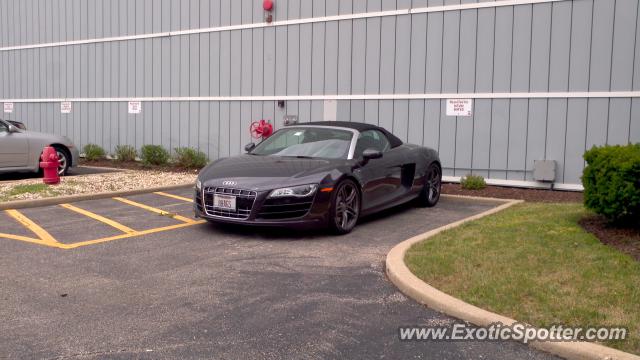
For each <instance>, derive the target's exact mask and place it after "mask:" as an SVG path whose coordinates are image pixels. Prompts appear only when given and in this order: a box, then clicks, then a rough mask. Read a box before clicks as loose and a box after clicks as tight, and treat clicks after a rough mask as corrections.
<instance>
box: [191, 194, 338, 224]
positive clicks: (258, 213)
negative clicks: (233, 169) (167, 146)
mask: <svg viewBox="0 0 640 360" xmlns="http://www.w3.org/2000/svg"><path fill="white" fill-rule="evenodd" d="M269 193H270V191H259V192H256V197H255V200H254V201H253V205H252V206H251V211H250V213H249V215H248V217H247V218H246V219H236V218H233V217H229V216H218V215H213V214H211V205H212V204H211V202H212V200H211V198H210V196H211V195H209V194H208V193H207V192H205V190H204V189H203V190H201V191H198V190H195V191H194V211H195V216H196V217H199V218H203V219H207V220H210V221H214V222H219V223H226V224H236V225H247V226H281V227H292V228H319V227H324V226H326V225H327V220H328V214H329V210H330V206H331V205H330V204H331V194H330V193H322V192H317V193H316V194H315V195H313V196H311V197H310V198H307V199H295V198H290V199H289V198H283V199H267V196H268V195H269ZM203 199H206V200H204V201H205V202H206V203H204V202H203ZM304 203H310V205H309V206H308V209H306V207H305V205H304ZM205 209H208V210H205Z"/></svg>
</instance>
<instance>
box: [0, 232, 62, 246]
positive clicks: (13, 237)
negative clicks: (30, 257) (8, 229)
mask: <svg viewBox="0 0 640 360" xmlns="http://www.w3.org/2000/svg"><path fill="white" fill-rule="evenodd" d="M0 238H4V239H10V240H18V241H24V242H28V243H31V244H38V245H44V246H49V247H54V248H58V249H62V248H63V247H62V245H64V244H61V243H57V242H55V243H50V242H44V241H42V240H39V239H34V238H30V237H26V236H20V235H12V234H2V233H0Z"/></svg>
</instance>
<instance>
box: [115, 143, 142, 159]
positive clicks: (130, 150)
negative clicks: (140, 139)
mask: <svg viewBox="0 0 640 360" xmlns="http://www.w3.org/2000/svg"><path fill="white" fill-rule="evenodd" d="M137 156H138V151H137V150H136V148H134V147H133V146H131V145H118V146H116V152H115V158H116V161H136V157H137Z"/></svg>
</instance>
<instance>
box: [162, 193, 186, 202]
mask: <svg viewBox="0 0 640 360" xmlns="http://www.w3.org/2000/svg"><path fill="white" fill-rule="evenodd" d="M154 194H156V195H162V196H166V197H170V198H172V199H176V200H182V201H186V202H193V199H189V198H186V197H183V196H178V195H173V194H167V193H164V192H161V191H158V192H154Z"/></svg>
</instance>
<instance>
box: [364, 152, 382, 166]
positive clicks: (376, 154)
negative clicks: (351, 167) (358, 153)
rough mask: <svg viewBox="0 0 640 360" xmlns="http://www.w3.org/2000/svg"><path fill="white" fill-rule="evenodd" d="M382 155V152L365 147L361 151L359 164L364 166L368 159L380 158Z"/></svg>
mask: <svg viewBox="0 0 640 360" xmlns="http://www.w3.org/2000/svg"><path fill="white" fill-rule="evenodd" d="M381 157H382V152H380V151H378V150H374V149H366V150H365V151H363V152H362V160H360V162H359V165H360V166H365V165H367V163H368V162H369V160H373V159H380V158H381Z"/></svg>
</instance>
